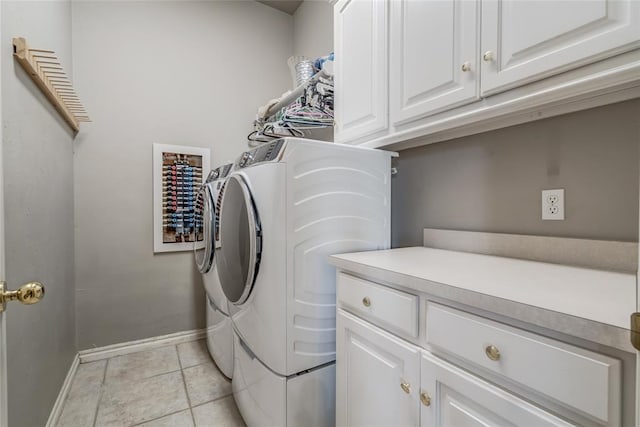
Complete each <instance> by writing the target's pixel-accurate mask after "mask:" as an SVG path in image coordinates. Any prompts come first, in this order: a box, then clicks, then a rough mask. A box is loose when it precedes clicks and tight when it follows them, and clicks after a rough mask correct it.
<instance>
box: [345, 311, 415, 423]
mask: <svg viewBox="0 0 640 427" xmlns="http://www.w3.org/2000/svg"><path fill="white" fill-rule="evenodd" d="M336 326H337V330H336V334H337V343H336V346H337V348H336V424H337V425H338V426H351V427H353V426H367V427H373V426H381V427H382V426H385V427H388V426H398V427H399V426H417V425H418V423H419V418H418V417H419V403H418V392H419V388H420V351H419V349H418V348H417V347H415V346H413V345H411V344H409V343H406V342H404V341H402V340H400V339H398V338H396V337H394V336H392V335H390V334H388V333H386V332H384V331H382V330H380V329H378V328H376V327H375V326H372V325H370V324H368V323H367V322H365V321H363V320H361V319H358V318H357V317H355V316H353V315H351V314H348V313H346V312H344V311H343V310H338V315H337V325H336Z"/></svg>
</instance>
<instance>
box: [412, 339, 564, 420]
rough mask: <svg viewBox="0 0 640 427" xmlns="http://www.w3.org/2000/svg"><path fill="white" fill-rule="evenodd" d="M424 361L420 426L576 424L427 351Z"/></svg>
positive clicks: (424, 352)
mask: <svg viewBox="0 0 640 427" xmlns="http://www.w3.org/2000/svg"><path fill="white" fill-rule="evenodd" d="M421 365H422V366H421V376H422V378H421V389H420V391H419V393H420V401H421V405H420V408H421V410H420V426H421V427H435V426H442V427H445V426H456V427H486V426H506V425H509V426H537V427H543V426H570V425H573V424H569V423H567V422H566V421H564V420H562V419H560V418H558V417H556V416H554V415H552V414H550V413H548V412H546V411H544V410H542V409H540V408H538V407H537V406H534V405H532V404H531V403H529V402H526V401H524V400H522V399H520V398H518V397H516V396H514V395H512V394H510V393H508V392H507V391H505V390H503V389H501V388H498V387H496V386H494V385H492V384H490V383H488V382H486V381H484V380H482V379H480V378H478V377H475V376H474V375H472V374H470V373H469V372H467V371H464V370H462V369H460V368H458V367H456V366H453V365H451V364H449V363H447V362H445V361H444V360H442V359H439V358H437V357H436V356H433V355H432V354H431V353H429V352H427V351H423V352H422V363H421Z"/></svg>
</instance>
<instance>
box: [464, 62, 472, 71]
mask: <svg viewBox="0 0 640 427" xmlns="http://www.w3.org/2000/svg"><path fill="white" fill-rule="evenodd" d="M462 71H463V72H465V73H466V72H468V71H471V63H470V62H465V63H464V64H462Z"/></svg>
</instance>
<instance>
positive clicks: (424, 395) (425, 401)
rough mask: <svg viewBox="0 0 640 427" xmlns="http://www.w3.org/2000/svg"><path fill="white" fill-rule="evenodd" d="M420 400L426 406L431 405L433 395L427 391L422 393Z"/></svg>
mask: <svg viewBox="0 0 640 427" xmlns="http://www.w3.org/2000/svg"><path fill="white" fill-rule="evenodd" d="M420 402H422V404H423V405H424V406H431V396H429V393H427V392H426V391H423V392H422V393H420Z"/></svg>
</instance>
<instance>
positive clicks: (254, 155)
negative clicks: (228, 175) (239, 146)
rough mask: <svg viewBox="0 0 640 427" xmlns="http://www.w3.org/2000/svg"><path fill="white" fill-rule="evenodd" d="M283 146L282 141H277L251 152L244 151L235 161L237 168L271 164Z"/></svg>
mask: <svg viewBox="0 0 640 427" xmlns="http://www.w3.org/2000/svg"><path fill="white" fill-rule="evenodd" d="M283 145H284V140H283V139H278V140H276V141H273V142H270V143H268V144H264V145H261V146H260V147H258V148H255V149H253V150H251V151H245V152H244V153H242V155H241V156H240V158H239V159H238V161H237V164H238V167H240V168H246V167H249V166H252V165H255V164H256V163H262V162H271V161H273V160H275V159H277V158H278V155H279V154H280V151H281V150H282V146H283Z"/></svg>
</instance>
